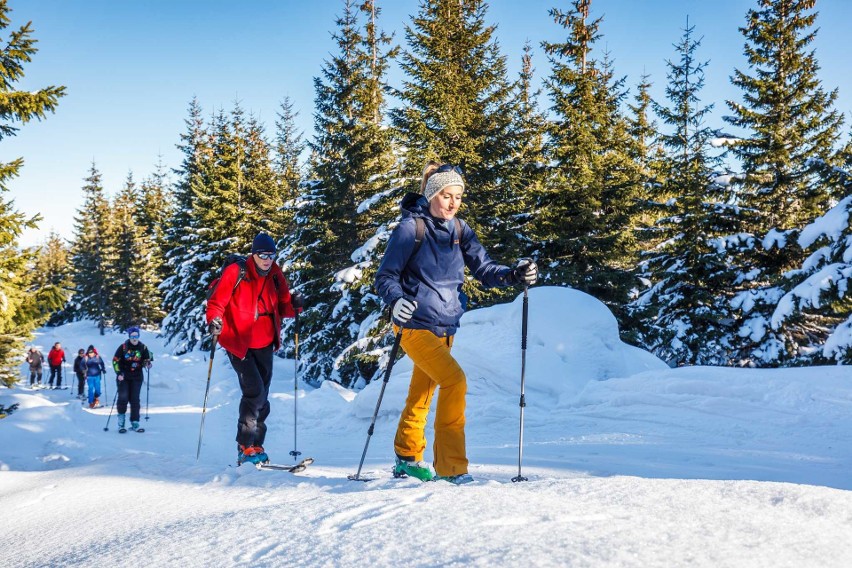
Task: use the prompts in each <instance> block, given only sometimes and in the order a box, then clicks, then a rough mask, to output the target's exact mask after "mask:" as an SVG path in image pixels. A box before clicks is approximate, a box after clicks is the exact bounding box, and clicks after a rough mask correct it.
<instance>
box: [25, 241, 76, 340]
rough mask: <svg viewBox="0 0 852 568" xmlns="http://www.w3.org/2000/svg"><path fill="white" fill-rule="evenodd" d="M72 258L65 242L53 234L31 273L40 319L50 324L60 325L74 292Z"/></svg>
mask: <svg viewBox="0 0 852 568" xmlns="http://www.w3.org/2000/svg"><path fill="white" fill-rule="evenodd" d="M70 261H71V254H70V252H69V250H68V246H67V245H66V243H65V241H64V240H63V239H62V238H60V236H59V235H58V234H56V233H55V232H54V231H51V232H50V234H49V235H48V237H47V241H46V242H45V243H44V245H43V246H42V247H40V248H39V251H38V256H37V257H36V259H35V263H34V264H33V266H32V269H31V270H30V271H29V272H30V274H31V284H30V297H31V298H32V302H33V304H34V307H35V309H36V310H37V313H38V317H39V318H40V319H48V324H50V323H54V322H55V321H58V318H57V319H54V315H55V314H61V313H62V310H63V308H64V307H65V305H66V303H67V302H68V298H69V297H70V296H71V293H72V291H73V288H74V281H73V280H72V279H71V262H70Z"/></svg>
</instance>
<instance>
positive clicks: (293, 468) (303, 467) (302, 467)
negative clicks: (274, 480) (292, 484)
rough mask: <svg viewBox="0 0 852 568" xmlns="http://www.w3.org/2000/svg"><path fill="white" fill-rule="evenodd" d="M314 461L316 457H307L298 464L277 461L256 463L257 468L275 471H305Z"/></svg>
mask: <svg viewBox="0 0 852 568" xmlns="http://www.w3.org/2000/svg"><path fill="white" fill-rule="evenodd" d="M312 463H314V458H305V459H303V460H302V461H300V462H299V463H297V464H296V465H279V464H276V463H259V464H255V465H256V467H257V469H270V470H275V471H289V472H290V473H299V472H300V471H305V470H306V469H307V468H308V466H309V465H311V464H312Z"/></svg>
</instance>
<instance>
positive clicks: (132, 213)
mask: <svg viewBox="0 0 852 568" xmlns="http://www.w3.org/2000/svg"><path fill="white" fill-rule="evenodd" d="M139 203H140V195H139V190H138V189H137V188H136V184H135V183H134V181H133V176H132V174H128V176H127V180H126V181H125V184H124V187H123V188H122V190H121V191H120V192H119V193H118V195H116V197H115V199H114V200H113V203H112V208H111V210H112V222H111V224H110V230H109V231H108V233H107V238H108V240H109V246H108V247H107V250H109V251H110V255H109V256H108V257H107V259H106V262H105V264H106V268H107V272H108V286H107V295H108V305H109V314H110V319H111V320H112V322H113V325H115V326H117V327H118V328H119V329H122V330H124V329H127V328H128V327H130V326H133V325H149V326H150V325H154V324H156V323H158V322H159V321H160V320H161V319H162V317H163V312H162V309H161V305H162V299H161V296H160V291H159V289H158V288H157V286H158V284H159V283H160V278H159V274H158V273H157V265H156V263H155V259H154V246H155V245H154V242H153V234H152V233H149V232H148V228H147V227H145V226H144V225H143V224H142V223H141V222H140V209H139Z"/></svg>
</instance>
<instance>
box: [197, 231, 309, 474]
mask: <svg viewBox="0 0 852 568" xmlns="http://www.w3.org/2000/svg"><path fill="white" fill-rule="evenodd" d="M274 259H275V242H274V241H273V240H272V237H270V236H269V235H267V234H265V233H260V234H258V235H257V236H256V237H255V238H254V242H253V243H252V246H251V256H250V257H249V258H248V259H247V260H246V261H245V264H244V265H242V264H240V263H237V262H235V263H233V264H230V265H228V266H227V267H226V268H225V269H224V270H223V272H222V277H221V278H220V279H219V283H218V284H217V285H216V288H215V289H214V290H213V293H212V294H211V295H210V298H209V299H208V300H207V323H208V326H209V329H210V333H211V334H212V335H214V336H218V338H219V345H221V346H222V348H223V349H225V351H226V352H227V353H228V358H229V359H230V361H231V365H232V366H233V368H234V371H236V372H237V377H238V379H239V381H240V389H241V390H242V399H241V400H240V408H239V413H240V416H239V420H238V422H237V463H238V464H242V463H244V462H247V461H248V462H251V463H255V464H257V463H262V462H268V461H269V456H268V455H267V454H266V452H265V451H264V449H263V443H264V440H265V438H266V418H267V417H268V416H269V385H270V383H271V382H272V354H273V352H274V351H276V350H277V349H278V348H279V347H280V346H281V318H282V317H294V316H295V314H296V310H298V311H301V310H302V304H303V302H302V300H301V298H300V297H299V295H298V294H292V295H291V294H290V288H289V286H288V285H287V280H286V279H285V278H284V273H283V272H282V271H281V268H279V266H278V265H277V264H275V260H274Z"/></svg>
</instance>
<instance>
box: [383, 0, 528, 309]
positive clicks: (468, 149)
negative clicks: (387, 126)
mask: <svg viewBox="0 0 852 568" xmlns="http://www.w3.org/2000/svg"><path fill="white" fill-rule="evenodd" d="M486 12H487V4H486V3H485V2H484V1H481V0H466V1H464V2H459V1H458V0H424V1H423V2H421V3H420V8H419V11H418V13H417V14H416V15H415V16H414V17H413V18H412V21H411V25H410V26H407V27H406V38H407V43H408V48H407V49H406V51H405V52H404V53H403V55H402V56H401V60H400V67H401V68H402V70H403V71H404V72H405V73H406V79H405V80H404V81H403V86H402V88H401V89H400V91H399V92H398V93H397V96H398V98H399V99H400V100H401V101H402V106H400V107H397V108H395V109H393V110H392V112H391V117H392V122H393V125H394V126H395V127H396V128H397V130H398V131H399V136H400V138H401V145H402V147H403V148H404V149H405V164H404V167H405V170H404V171H405V175H406V185H405V187H406V189H408V190H409V191H415V192H416V191H419V184H420V176H421V172H422V171H423V167H424V166H425V165H426V163H427V162H428V161H430V160H435V161H439V162H446V163H451V164H454V165H457V166H460V167H461V168H462V170H463V171H464V179H465V184H466V187H465V193H464V199H463V204H462V207H461V209H460V210H459V217H460V218H461V219H463V220H464V221H465V222H466V223H468V224H469V225H470V226H471V227H472V228H473V229H474V230H475V231H476V234H477V236H478V237H479V240H480V241H481V242H482V244H483V245H484V246H485V248H486V250H488V251H489V253H490V254H491V255H492V257H493V258H494V259H495V260H498V261H501V262H505V263H507V264H509V263H511V262H512V261H513V260H514V255H515V253H516V252H517V251H518V250H524V244H525V242H526V241H523V240H522V238H521V236H520V235H518V234H517V233H516V230H515V229H516V224H517V219H516V218H512V217H506V216H496V215H495V214H494V211H495V210H496V208H497V207H498V206H499V205H500V204H501V203H502V202H503V201H505V199H506V197H505V196H506V195H507V194H509V193H510V192H511V190H518V191H520V190H522V189H523V188H516V187H513V186H512V187H510V186H511V184H510V181H509V178H508V176H509V173H510V172H511V168H512V166H513V161H512V158H513V157H514V156H515V155H517V149H518V146H519V143H518V141H517V140H516V138H517V134H518V133H517V132H516V131H515V129H514V127H515V120H516V118H517V117H518V115H519V112H518V90H517V89H515V85H514V83H513V82H512V81H510V80H509V78H508V74H507V71H506V57H505V56H504V55H502V54H501V53H500V48H499V45H498V43H497V40H496V37H495V26H494V25H489V24H487V23H486V21H485V17H486ZM464 291H465V293H467V294H468V296H469V298H470V306H471V307H474V306H479V305H483V306H484V305H489V304H491V303H493V302H494V301H496V300H498V299H500V298H508V297H510V296H511V295H512V294H515V293H516V291H513V290H511V289H491V290H484V289H482V288H481V286H480V285H479V283H478V282H477V281H476V280H473V279H469V280H468V282H467V283H466V284H465V287H464Z"/></svg>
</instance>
